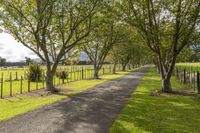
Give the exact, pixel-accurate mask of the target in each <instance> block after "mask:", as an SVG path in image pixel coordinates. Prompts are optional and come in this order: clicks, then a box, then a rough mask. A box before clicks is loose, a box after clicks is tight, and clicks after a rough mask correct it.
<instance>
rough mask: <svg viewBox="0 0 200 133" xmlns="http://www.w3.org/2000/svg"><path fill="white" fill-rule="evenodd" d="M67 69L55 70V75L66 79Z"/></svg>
mask: <svg viewBox="0 0 200 133" xmlns="http://www.w3.org/2000/svg"><path fill="white" fill-rule="evenodd" d="M68 75H69V73H68V71H57V72H56V77H59V78H60V79H67V78H68Z"/></svg>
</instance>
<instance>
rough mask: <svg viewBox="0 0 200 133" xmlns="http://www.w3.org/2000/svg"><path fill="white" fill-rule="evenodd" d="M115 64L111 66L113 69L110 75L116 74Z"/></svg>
mask: <svg viewBox="0 0 200 133" xmlns="http://www.w3.org/2000/svg"><path fill="white" fill-rule="evenodd" d="M116 65H117V64H116V63H114V65H113V68H112V74H115V73H116Z"/></svg>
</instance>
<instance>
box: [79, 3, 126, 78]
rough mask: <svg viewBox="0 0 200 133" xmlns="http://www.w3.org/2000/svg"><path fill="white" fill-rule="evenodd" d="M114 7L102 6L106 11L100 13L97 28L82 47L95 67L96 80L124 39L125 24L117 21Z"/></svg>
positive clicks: (97, 17)
mask: <svg viewBox="0 0 200 133" xmlns="http://www.w3.org/2000/svg"><path fill="white" fill-rule="evenodd" d="M112 6H113V5H112V4H111V5H110V3H103V4H102V9H104V10H101V11H100V12H98V14H97V16H96V27H95V28H94V30H93V31H92V32H91V34H90V36H89V37H88V38H86V40H85V42H84V45H82V50H83V51H84V52H85V53H86V54H87V55H88V57H89V59H90V60H91V62H92V63H93V65H94V79H98V78H99V74H98V73H99V70H100V69H101V67H102V65H103V63H104V60H105V59H106V57H107V55H108V52H109V51H110V49H111V48H112V47H113V45H115V44H116V43H118V42H119V41H121V38H122V37H124V33H123V32H122V31H123V29H122V27H124V26H123V23H118V21H116V19H115V16H114V15H113V12H112ZM114 20H115V21H114Z"/></svg>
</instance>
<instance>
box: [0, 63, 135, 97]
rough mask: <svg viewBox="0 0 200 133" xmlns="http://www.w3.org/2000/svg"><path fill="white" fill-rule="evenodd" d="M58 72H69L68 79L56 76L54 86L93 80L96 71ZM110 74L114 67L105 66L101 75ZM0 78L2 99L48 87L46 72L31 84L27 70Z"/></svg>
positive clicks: (79, 68) (85, 68) (5, 73)
mask: <svg viewBox="0 0 200 133" xmlns="http://www.w3.org/2000/svg"><path fill="white" fill-rule="evenodd" d="M137 67H139V66H137ZM121 69H122V68H121V65H117V67H116V71H120V70H121ZM58 71H67V72H68V77H67V78H66V79H64V78H59V77H57V76H56V75H55V76H54V78H53V84H54V85H55V86H58V85H61V84H64V83H69V82H73V81H77V80H83V79H92V78H93V75H94V69H93V68H92V66H71V67H59V68H58ZM110 73H112V65H104V66H103V67H102V68H101V69H100V70H99V75H104V74H110ZM0 77H1V78H0V98H3V97H9V96H13V95H16V94H22V93H25V92H31V91H33V90H38V89H44V88H45V87H46V84H45V82H46V79H45V72H44V73H43V74H42V79H41V80H38V78H36V80H35V82H31V81H29V80H28V79H27V78H26V72H25V69H24V70H21V69H20V70H19V71H17V70H16V71H13V70H12V71H9V70H6V71H2V72H1V73H0ZM36 77H38V76H36Z"/></svg>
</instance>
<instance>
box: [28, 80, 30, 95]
mask: <svg viewBox="0 0 200 133" xmlns="http://www.w3.org/2000/svg"><path fill="white" fill-rule="evenodd" d="M28 92H30V80H29V79H28Z"/></svg>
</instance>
